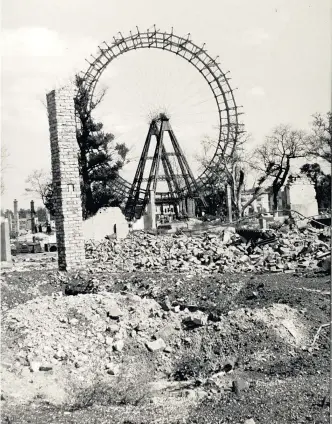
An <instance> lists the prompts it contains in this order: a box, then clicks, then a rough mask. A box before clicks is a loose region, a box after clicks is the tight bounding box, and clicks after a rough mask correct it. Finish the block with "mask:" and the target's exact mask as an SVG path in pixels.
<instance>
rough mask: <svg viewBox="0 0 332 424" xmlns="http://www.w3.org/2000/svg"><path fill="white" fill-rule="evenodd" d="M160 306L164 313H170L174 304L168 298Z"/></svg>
mask: <svg viewBox="0 0 332 424" xmlns="http://www.w3.org/2000/svg"><path fill="white" fill-rule="evenodd" d="M160 306H161V308H162V309H163V310H164V311H170V310H171V309H172V304H171V302H170V300H169V298H168V297H166V298H165V300H164V301H163V302H161V304H160Z"/></svg>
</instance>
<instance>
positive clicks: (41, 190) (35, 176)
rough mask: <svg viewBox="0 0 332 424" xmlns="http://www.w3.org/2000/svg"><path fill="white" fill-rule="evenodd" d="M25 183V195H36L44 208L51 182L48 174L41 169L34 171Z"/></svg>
mask: <svg viewBox="0 0 332 424" xmlns="http://www.w3.org/2000/svg"><path fill="white" fill-rule="evenodd" d="M25 182H26V184H27V185H28V186H27V187H26V188H25V191H26V192H27V193H33V194H35V195H37V196H38V197H39V198H40V199H41V201H42V202H43V204H44V205H45V206H46V203H47V195H48V192H49V187H50V185H51V182H52V178H51V175H50V173H48V172H46V171H44V170H43V169H35V170H34V171H33V172H32V173H31V174H30V175H29V176H28V178H27V179H26V181H25Z"/></svg>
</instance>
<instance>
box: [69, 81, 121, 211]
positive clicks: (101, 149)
mask: <svg viewBox="0 0 332 424" xmlns="http://www.w3.org/2000/svg"><path fill="white" fill-rule="evenodd" d="M76 86H77V89H78V94H77V96H76V98H75V109H76V113H77V116H78V118H79V126H78V128H77V142H78V146H79V158H78V160H79V170H80V177H81V193H82V207H83V217H84V218H87V217H89V216H92V215H94V214H95V213H96V212H97V211H98V210H99V209H100V208H102V207H105V206H119V204H120V199H118V198H117V197H116V194H115V192H114V190H113V188H112V182H113V181H114V180H115V179H116V178H117V176H118V174H119V171H120V169H121V168H122V167H123V164H124V162H125V159H126V156H127V153H128V148H127V147H126V146H125V144H124V143H122V144H119V143H116V144H115V145H114V135H113V134H111V133H107V132H104V131H103V124H102V123H101V122H96V121H95V120H94V119H93V118H92V111H93V110H94V109H95V108H96V107H97V106H98V104H99V103H100V102H101V101H102V99H103V97H104V94H105V93H103V94H102V95H100V96H99V97H98V99H97V100H96V101H95V102H93V103H92V102H91V101H90V97H89V92H88V91H87V90H86V88H85V87H84V79H83V78H81V77H79V76H77V77H76Z"/></svg>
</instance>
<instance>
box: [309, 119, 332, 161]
mask: <svg viewBox="0 0 332 424" xmlns="http://www.w3.org/2000/svg"><path fill="white" fill-rule="evenodd" d="M313 118H314V120H313V122H312V133H311V134H310V135H309V137H308V141H309V143H308V155H309V156H313V157H316V158H321V159H324V160H326V161H327V162H329V163H331V156H332V155H331V149H332V147H331V141H332V112H328V113H327V114H326V116H325V117H324V116H323V115H322V114H320V113H317V114H315V115H313Z"/></svg>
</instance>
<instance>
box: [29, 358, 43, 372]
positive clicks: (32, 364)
mask: <svg viewBox="0 0 332 424" xmlns="http://www.w3.org/2000/svg"><path fill="white" fill-rule="evenodd" d="M40 366H41V364H40V362H37V361H30V371H31V372H37V371H39V368H40Z"/></svg>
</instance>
